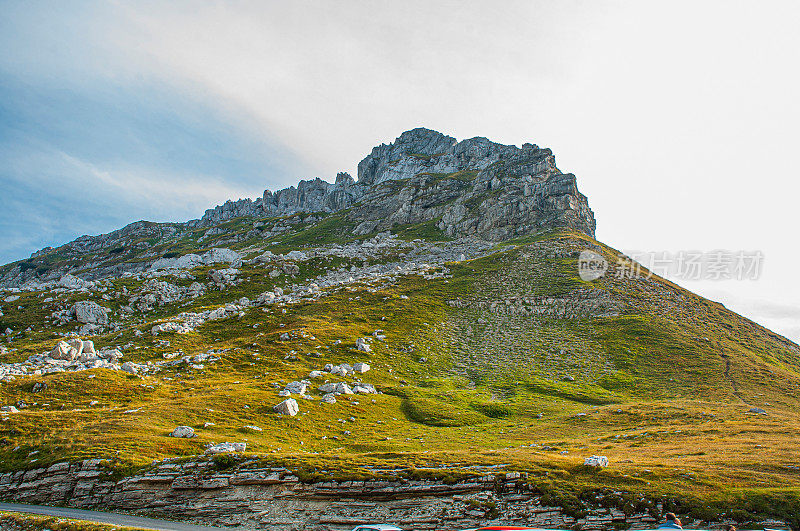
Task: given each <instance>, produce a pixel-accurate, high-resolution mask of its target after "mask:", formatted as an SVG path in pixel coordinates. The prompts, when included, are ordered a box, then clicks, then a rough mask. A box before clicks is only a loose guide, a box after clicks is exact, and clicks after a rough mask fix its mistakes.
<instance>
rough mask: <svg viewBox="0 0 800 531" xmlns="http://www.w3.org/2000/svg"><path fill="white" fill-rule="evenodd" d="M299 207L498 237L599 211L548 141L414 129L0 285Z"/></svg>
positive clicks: (275, 217) (128, 255)
mask: <svg viewBox="0 0 800 531" xmlns="http://www.w3.org/2000/svg"><path fill="white" fill-rule="evenodd" d="M298 213H309V214H311V213H314V215H308V216H303V219H302V223H303V224H304V225H308V224H311V223H316V222H318V221H320V217H321V216H319V215H318V214H319V213H327V214H331V213H340V215H342V216H343V217H344V218H345V220H346V223H343V224H342V227H341V230H342V231H347V230H349V231H351V233H352V234H353V235H355V236H362V235H367V234H374V233H377V232H383V231H391V230H395V229H402V228H404V227H406V228H407V227H409V226H414V225H420V224H426V226H424V227H420V230H421V232H422V233H425V234H429V233H430V231H429V230H428V229H438V230H439V231H441V232H443V233H444V234H445V235H447V236H450V237H453V238H460V237H474V238H478V239H481V240H488V241H495V242H496V241H503V240H508V239H511V238H515V237H518V236H524V235H528V234H531V233H535V232H538V231H541V230H546V229H559V228H563V229H573V230H577V231H580V232H583V233H585V234H588V235H590V236H592V237H594V232H595V219H594V213H593V212H592V210H591V209H590V208H589V204H588V202H587V200H586V197H585V196H584V195H583V194H581V193H580V192H579V191H578V187H577V184H576V180H575V176H574V175H572V174H569V173H561V171H560V170H559V169H558V167H556V163H555V158H554V157H553V154H552V152H551V151H550V150H549V149H543V148H539V147H538V146H536V145H533V144H524V145H523V146H522V147H521V148H520V147H516V146H506V145H503V144H497V143H494V142H491V141H489V140H487V139H485V138H480V137H476V138H471V139H468V140H462V141H461V142H456V140H455V139H454V138H453V137H450V136H446V135H443V134H441V133H438V132H436V131H432V130H430V129H413V130H411V131H406V132H405V133H403V134H402V135H400V136H399V137H398V138H397V139H396V140H395V141H394V142H392V143H391V144H381V145H380V146H377V147H375V148H373V149H372V152H371V153H370V154H369V155H367V156H366V157H365V158H364V159H363V160H362V161H361V162H360V163H359V164H358V180H356V179H353V178H352V177H351V176H350V175H348V174H347V173H339V174H338V175H337V176H336V180H335V182H333V183H329V182H327V181H324V180H322V179H313V180H306V181H300V182H299V183H298V184H297V186H291V187H289V188H285V189H283V190H278V191H276V192H272V191H270V190H265V191H264V194H263V196H262V197H259V198H257V199H255V200H253V199H240V200H238V201H228V202H226V203H225V204H224V205H220V206H217V207H215V208H213V209H210V210H207V211H206V213H205V215H204V216H203V217H202V218H201V219H199V220H192V221H188V222H186V223H152V222H147V221H138V222H136V223H131V224H130V225H128V226H127V227H124V228H122V229H119V230H116V231H113V232H111V233H108V234H101V235H99V236H81V237H80V238H78V239H76V240H74V241H72V242H70V243H67V244H64V245H62V246H60V247H58V248H57V249H53V248H46V249H42V250H41V251H38V252H36V253H34V254H33V255H32V256H31V258H30V259H28V260H24V261H20V262H18V263H15V264H8V265H6V266H3V267H0V287H19V286H22V285H25V284H26V283H28V282H45V281H50V280H58V279H59V278H60V277H61V276H62V275H65V274H67V273H69V274H73V275H79V276H80V277H81V278H85V279H99V278H106V277H109V276H120V275H122V274H125V273H137V272H140V271H143V270H145V269H146V268H147V267H149V266H150V264H151V263H152V262H153V260H156V259H158V258H161V254H159V253H162V254H164V253H166V254H185V249H186V246H187V245H189V246H192V245H193V246H195V248H205V247H208V246H209V244H210V242H211V241H212V240H211V239H213V241H214V242H216V243H215V245H221V244H223V243H224V244H225V245H228V244H231V243H237V242H241V241H246V240H249V241H253V242H259V241H260V240H269V239H270V238H274V237H275V235H276V234H278V233H281V232H282V231H292V230H294V229H293V226H294V225H295V224H297V223H299V222H300V221H301V220H300V219H298V217H297V216H295V217H290V216H292V215H293V214H298ZM235 218H243V219H244V220H247V223H245V224H250V225H251V227H250V230H249V231H248V232H247V233H246V234H244V233H243V234H238V233H236V234H231V235H230V237H227V238H226V236H227V235H228V232H230V229H229V228H226V227H224V226H218V225H219V224H220V223H222V222H225V221H227V220H232V219H235ZM248 218H250V219H248ZM280 218H285V219H280ZM250 220H252V221H250ZM240 225H241V224H240ZM199 229H204V230H203V235H202V236H201V237H197V232H198V230H199ZM178 242H182V243H181V244H180V245H178ZM172 246H175V250H174V251H173V247H172ZM154 247H158V248H159V253H156V252H155V251H153V250H152V249H153V248H154ZM167 250H169V251H170V252H169V253H167Z"/></svg>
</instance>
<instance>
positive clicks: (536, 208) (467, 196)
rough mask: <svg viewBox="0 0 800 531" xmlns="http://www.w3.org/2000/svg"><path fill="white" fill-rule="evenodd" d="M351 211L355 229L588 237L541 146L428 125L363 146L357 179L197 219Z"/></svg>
mask: <svg viewBox="0 0 800 531" xmlns="http://www.w3.org/2000/svg"><path fill="white" fill-rule="evenodd" d="M351 208H352V210H351V211H350V212H349V213H348V215H347V219H348V220H350V221H353V222H357V226H356V228H355V230H354V232H355V233H356V234H369V233H372V232H377V231H381V230H390V229H392V228H393V227H396V226H398V225H401V226H402V225H413V224H419V223H425V222H435V224H436V226H437V227H438V228H439V229H440V230H442V231H443V232H444V233H445V234H447V235H448V236H477V237H480V238H483V239H488V240H493V241H500V240H505V239H509V238H513V237H515V236H519V235H523V234H528V233H531V232H533V231H536V230H540V229H546V228H571V229H575V230H579V231H581V232H584V233H586V234H589V235H591V236H594V230H595V220H594V214H593V213H592V211H591V210H590V209H589V206H588V203H587V200H586V197H585V196H584V195H582V194H581V193H580V192H579V191H578V188H577V184H576V180H575V176H574V175H572V174H564V173H561V171H560V170H559V169H558V168H557V167H556V164H555V157H554V156H553V153H552V151H550V150H549V149H542V148H539V147H538V146H536V145H534V144H524V145H523V146H522V148H518V147H516V146H507V145H502V144H497V143H494V142H491V141H489V140H488V139H486V138H481V137H476V138H471V139H468V140H463V141H461V142H456V140H455V139H454V138H452V137H450V136H446V135H443V134H441V133H438V132H436V131H432V130H430V129H423V128H419V129H413V130H411V131H406V132H405V133H403V134H402V135H400V137H398V138H397V140H395V141H394V142H393V143H391V144H388V145H387V144H381V145H380V146H377V147H375V148H373V150H372V152H371V153H370V154H369V155H367V156H366V157H365V158H364V159H363V160H362V161H361V162H360V163H359V165H358V181H354V180H353V178H352V177H350V175H348V174H346V173H340V174H338V175H337V176H336V182H335V183H333V184H330V183H328V182H326V181H323V180H321V179H314V180H310V181H300V183H299V184H298V186H297V187H296V188H295V187H294V186H292V187H290V188H286V189H284V190H279V191H277V192H271V191H270V190H266V191H265V192H264V195H263V197H261V198H259V199H257V200H255V201H252V200H250V199H243V200H239V201H228V202H227V203H225V204H224V205H221V206H218V207H216V208H214V209H211V210H207V211H206V213H205V215H204V216H203V218H202V219H201V220H200V224H201V225H213V224H216V223H220V222H222V221H225V220H228V219H233V218H237V217H248V216H249V217H263V216H285V215H290V214H295V213H298V212H337V211H341V210H345V209H351Z"/></svg>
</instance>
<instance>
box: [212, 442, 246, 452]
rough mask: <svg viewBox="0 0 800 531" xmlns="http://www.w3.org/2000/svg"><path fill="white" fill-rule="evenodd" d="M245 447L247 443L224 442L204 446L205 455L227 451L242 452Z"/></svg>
mask: <svg viewBox="0 0 800 531" xmlns="http://www.w3.org/2000/svg"><path fill="white" fill-rule="evenodd" d="M246 449H247V443H240V442H224V443H219V444H214V445H211V446H209V447H208V448H206V455H215V454H224V453H228V452H244V451H245V450H246Z"/></svg>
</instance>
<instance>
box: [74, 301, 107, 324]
mask: <svg viewBox="0 0 800 531" xmlns="http://www.w3.org/2000/svg"><path fill="white" fill-rule="evenodd" d="M72 311H73V313H75V320H77V321H78V322H79V323H85V324H97V325H106V324H108V312H109V311H110V310H109V309H108V308H103V307H102V306H100V305H99V304H97V303H96V302H93V301H78V302H76V303H75V304H73V305H72Z"/></svg>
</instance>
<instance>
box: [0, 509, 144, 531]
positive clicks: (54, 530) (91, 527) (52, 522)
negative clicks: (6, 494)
mask: <svg viewBox="0 0 800 531" xmlns="http://www.w3.org/2000/svg"><path fill="white" fill-rule="evenodd" d="M0 529H6V530H9V531H111V530H114V531H135V530H136V529H138V528H134V527H120V526H118V525H107V524H95V523H91V522H83V521H80V520H72V519H69V518H55V517H52V516H35V515H29V514H18V513H6V512H2V511H0Z"/></svg>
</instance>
